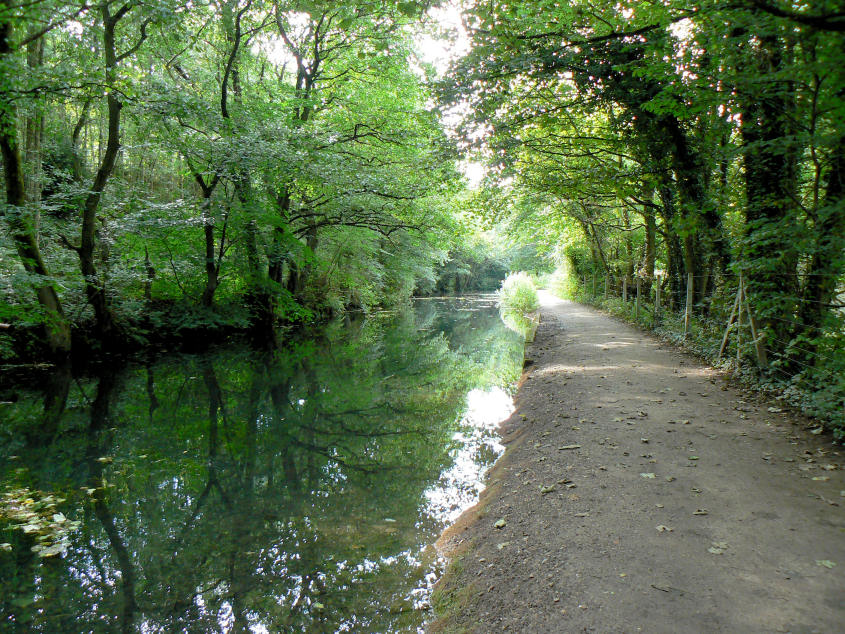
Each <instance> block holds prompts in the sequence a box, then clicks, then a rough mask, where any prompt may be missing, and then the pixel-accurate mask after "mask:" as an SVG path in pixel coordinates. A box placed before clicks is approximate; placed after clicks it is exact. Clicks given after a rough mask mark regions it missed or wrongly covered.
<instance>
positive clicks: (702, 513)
mask: <svg viewBox="0 0 845 634" xmlns="http://www.w3.org/2000/svg"><path fill="white" fill-rule="evenodd" d="M693 515H707V509H698V510H697V511H693Z"/></svg>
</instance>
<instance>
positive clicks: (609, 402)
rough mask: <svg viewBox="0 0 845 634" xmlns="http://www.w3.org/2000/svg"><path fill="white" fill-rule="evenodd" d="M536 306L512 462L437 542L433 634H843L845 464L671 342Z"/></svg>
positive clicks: (506, 428) (546, 299)
mask: <svg viewBox="0 0 845 634" xmlns="http://www.w3.org/2000/svg"><path fill="white" fill-rule="evenodd" d="M541 299H542V307H541V312H542V323H541V325H540V328H539V330H538V332H537V337H536V339H535V342H534V343H533V344H531V345H530V346H529V347H528V349H527V351H526V357H527V361H526V364H527V365H526V371H525V375H524V376H523V382H522V385H521V387H520V390H519V394H518V396H517V409H516V411H515V412H514V414H513V415H512V416H511V417H510V418H509V419H508V420H507V421H505V423H504V424H503V426H502V430H503V434H504V438H505V441H506V445H507V447H508V449H507V452H506V454H505V455H504V456H503V457H502V459H500V461H499V462H498V463H497V465H496V467H495V468H494V469H493V470H492V471H491V473H490V476H489V483H488V488H487V490H486V491H485V493H484V494H483V496H482V499H481V501H480V502H479V504H478V505H477V506H476V507H475V508H473V509H471V510H470V511H468V512H467V513H466V514H464V516H463V517H462V518H461V520H460V521H459V522H458V524H457V525H456V526H454V527H453V528H452V529H451V530H450V531H448V532H447V533H446V534H445V535H444V537H443V538H442V539H441V543H440V546H441V547H442V548H443V549H444V550H445V551H446V552H448V553H451V555H452V557H453V558H454V559H453V561H454V565H453V566H452V567H451V570H450V572H449V573H448V574H447V576H446V578H445V579H444V580H443V581H442V582H441V584H440V587H439V588H438V596H437V598H436V601H435V604H436V605H437V607H438V609H439V610H441V612H442V613H443V616H442V617H441V619H440V620H439V621H437V622H435V623H434V624H433V625H432V627H431V630H432V631H434V632H438V631H472V632H484V633H487V632H501V631H520V632H650V633H655V632H743V633H744V632H794V633H798V632H823V633H836V632H845V497H843V496H845V473H843V471H842V468H843V460H845V458H844V457H843V455H845V452H843V451H842V449H841V448H838V447H836V446H834V445H832V444H831V439H830V437H829V436H826V435H823V434H822V435H814V434H812V433H811V431H812V427H813V425H812V422H811V421H808V420H805V419H803V418H802V417H800V416H799V415H797V414H795V413H791V412H788V411H786V408H785V407H783V406H782V405H780V404H779V403H777V402H776V401H765V400H761V399H760V398H759V397H755V396H753V395H749V394H748V393H745V392H744V391H742V390H739V389H737V388H736V387H734V386H732V385H730V384H729V383H727V382H726V380H725V379H724V377H723V376H722V375H721V374H720V373H718V372H717V371H715V370H713V369H711V368H708V367H706V366H704V365H702V364H701V363H700V362H699V361H697V360H695V359H694V358H693V357H691V356H689V355H686V354H683V353H681V352H679V351H678V350H677V349H675V348H674V347H672V346H669V345H667V344H664V343H661V342H660V341H659V340H657V339H656V338H654V337H652V336H650V335H648V334H645V333H642V332H640V331H638V330H636V329H634V328H632V327H629V326H627V325H625V324H622V323H621V322H619V321H617V320H615V319H612V318H610V317H607V316H605V315H603V314H602V313H600V312H598V311H595V310H593V309H591V308H588V307H585V306H582V305H579V304H575V303H572V302H567V301H563V300H559V299H556V298H554V297H552V296H551V295H549V294H547V293H544V294H542V298H541ZM781 409H783V411H781Z"/></svg>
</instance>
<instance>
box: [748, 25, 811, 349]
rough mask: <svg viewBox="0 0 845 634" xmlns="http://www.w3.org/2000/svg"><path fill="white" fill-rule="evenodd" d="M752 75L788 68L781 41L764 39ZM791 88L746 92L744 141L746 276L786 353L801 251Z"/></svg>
mask: <svg viewBox="0 0 845 634" xmlns="http://www.w3.org/2000/svg"><path fill="white" fill-rule="evenodd" d="M752 53H753V55H754V57H753V59H754V66H753V68H749V69H747V70H748V72H754V73H756V74H757V75H760V74H772V73H774V72H776V71H778V70H779V69H780V68H781V66H782V50H781V47H780V43H779V41H778V38H777V37H775V36H773V35H771V36H766V37H760V38H759V39H758V43H757V46H756V48H755V49H754V50H753V51H752ZM792 99H793V95H792V93H791V90H790V89H789V87H788V86H787V85H785V84H784V83H782V82H781V83H777V82H774V81H771V82H767V83H765V84H764V87H763V88H762V89H761V90H759V91H757V90H755V91H750V90H749V91H745V92H742V93H740V102H741V103H742V105H743V116H742V127H741V132H742V139H743V144H744V149H743V161H744V166H745V181H746V190H745V191H746V210H745V215H746V235H747V240H746V244H747V246H746V250H745V259H746V262H745V271H744V273H745V278H746V280H747V290H748V295H749V297H750V301H751V303H752V306H754V308H755V310H756V312H757V317H758V320H759V323H760V324H761V326H762V328H763V330H765V331H766V332H767V333H768V335H769V341H767V343H766V345H767V346H768V347H770V348H771V349H772V350H774V351H782V350H783V349H784V346H785V343H787V342H789V340H790V339H791V332H790V330H791V326H790V323H789V322H791V321H793V319H794V317H793V316H794V315H795V312H796V310H797V308H798V306H797V305H796V303H797V302H796V301H795V299H793V298H794V297H796V296H797V294H798V285H797V278H796V276H795V273H796V266H797V262H798V257H797V250H796V231H797V226H796V222H795V212H794V202H793V201H794V200H795V192H794V187H795V179H794V174H795V168H794V166H793V165H792V162H793V161H794V157H795V153H794V152H793V151H789V150H788V148H787V147H786V145H787V144H789V143H790V141H789V140H788V136H789V134H790V130H789V129H788V124H787V120H786V119H787V117H786V114H787V113H788V112H789V111H790V110H791V108H792V105H791V103H790V102H791V100H792Z"/></svg>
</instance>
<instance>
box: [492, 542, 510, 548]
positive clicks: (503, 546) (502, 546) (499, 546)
mask: <svg viewBox="0 0 845 634" xmlns="http://www.w3.org/2000/svg"><path fill="white" fill-rule="evenodd" d="M510 545H511V543H510V542H502V543H501V544H496V548H498V549H499V550H502V548H506V547H508V546H510Z"/></svg>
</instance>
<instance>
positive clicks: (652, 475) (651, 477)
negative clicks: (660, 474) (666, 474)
mask: <svg viewBox="0 0 845 634" xmlns="http://www.w3.org/2000/svg"><path fill="white" fill-rule="evenodd" d="M640 475H641V476H642V477H643V478H648V479H649V480H654V477H655V476H654V474H653V473H641V474H640Z"/></svg>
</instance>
